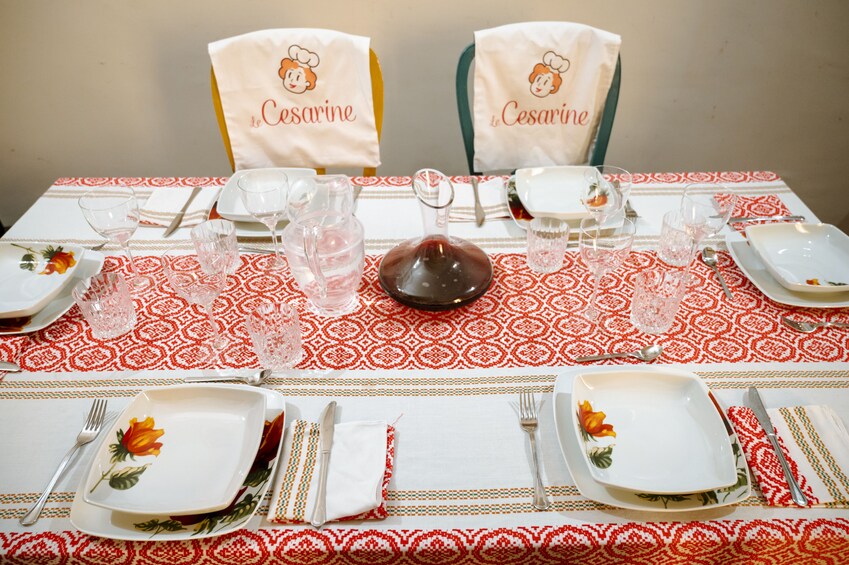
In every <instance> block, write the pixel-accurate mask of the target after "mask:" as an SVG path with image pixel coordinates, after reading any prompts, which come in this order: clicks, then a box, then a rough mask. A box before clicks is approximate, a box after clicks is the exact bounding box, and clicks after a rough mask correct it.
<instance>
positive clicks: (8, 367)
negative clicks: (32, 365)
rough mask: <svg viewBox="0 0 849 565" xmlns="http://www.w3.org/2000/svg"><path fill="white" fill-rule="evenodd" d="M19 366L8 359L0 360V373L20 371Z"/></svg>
mask: <svg viewBox="0 0 849 565" xmlns="http://www.w3.org/2000/svg"><path fill="white" fill-rule="evenodd" d="M20 372H21V368H20V367H18V366H17V365H15V364H14V363H10V362H9V361H0V373H20Z"/></svg>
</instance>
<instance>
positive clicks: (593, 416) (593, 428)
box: [578, 400, 616, 469]
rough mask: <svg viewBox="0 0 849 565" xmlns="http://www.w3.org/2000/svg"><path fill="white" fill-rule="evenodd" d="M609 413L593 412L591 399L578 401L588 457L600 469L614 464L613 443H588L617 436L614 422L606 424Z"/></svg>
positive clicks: (579, 420)
mask: <svg viewBox="0 0 849 565" xmlns="http://www.w3.org/2000/svg"><path fill="white" fill-rule="evenodd" d="M606 417H607V415H606V414H605V413H604V412H593V408H592V405H591V404H590V401H589V400H584V401H583V402H579V403H578V425H579V430H580V432H581V437H582V438H583V440H584V447H585V448H586V450H587V457H589V460H590V462H591V463H592V464H593V465H595V466H596V467H598V468H599V469H607V468H608V467H610V465H612V464H613V444H610V445H607V446H604V447H600V446H591V445H588V444H589V443H590V442H596V441H598V439H600V438H606V437H616V431H614V429H613V425H612V424H605V423H604V419H605V418H606Z"/></svg>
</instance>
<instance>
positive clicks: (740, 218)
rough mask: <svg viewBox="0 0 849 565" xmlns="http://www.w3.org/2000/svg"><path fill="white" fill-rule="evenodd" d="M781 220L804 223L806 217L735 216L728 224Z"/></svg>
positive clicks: (729, 219)
mask: <svg viewBox="0 0 849 565" xmlns="http://www.w3.org/2000/svg"><path fill="white" fill-rule="evenodd" d="M781 220H788V221H794V222H804V221H805V216H734V217H733V218H728V223H729V224H740V223H743V222H777V221H781Z"/></svg>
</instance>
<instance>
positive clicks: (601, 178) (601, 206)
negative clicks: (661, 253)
mask: <svg viewBox="0 0 849 565" xmlns="http://www.w3.org/2000/svg"><path fill="white" fill-rule="evenodd" d="M584 180H585V181H586V184H587V189H586V190H585V191H584V193H583V194H582V195H581V203H582V204H583V205H584V208H586V209H587V211H588V212H589V213H590V214H592V216H593V217H594V218H595V219H596V220H598V223H599V224H602V223H604V222H605V221H606V220H608V219H609V218H610V217H611V216H612V215H613V214H615V213H616V212H618V211H619V210H621V209H622V208H623V207H624V206H625V200H627V198H628V194H630V192H631V173H629V172H628V171H626V170H625V169H620V168H619V167H611V166H610V165H598V166H595V167H588V168H587V170H586V171H585V172H584Z"/></svg>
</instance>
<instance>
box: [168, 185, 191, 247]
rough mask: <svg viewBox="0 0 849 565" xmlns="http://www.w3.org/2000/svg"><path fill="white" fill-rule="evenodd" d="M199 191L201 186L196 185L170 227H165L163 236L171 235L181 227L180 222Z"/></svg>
mask: <svg viewBox="0 0 849 565" xmlns="http://www.w3.org/2000/svg"><path fill="white" fill-rule="evenodd" d="M199 192H200V187H199V186H196V187H195V188H194V189H193V190H192V193H191V194H190V195H189V199H188V200H186V203H185V204H183V208H182V209H181V210H180V211H179V212H177V215H176V216H174V219H173V220H171V225H170V226H168V227H167V228H166V229H165V233H164V234H162V236H163V237H168V236H169V235H171V234H172V233H174V232H175V231H177V228H179V227H180V223H181V222H182V221H183V216H184V215H185V213H186V210H188V209H189V204H191V203H192V200H194V199H195V196H197V195H198V193H199Z"/></svg>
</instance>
